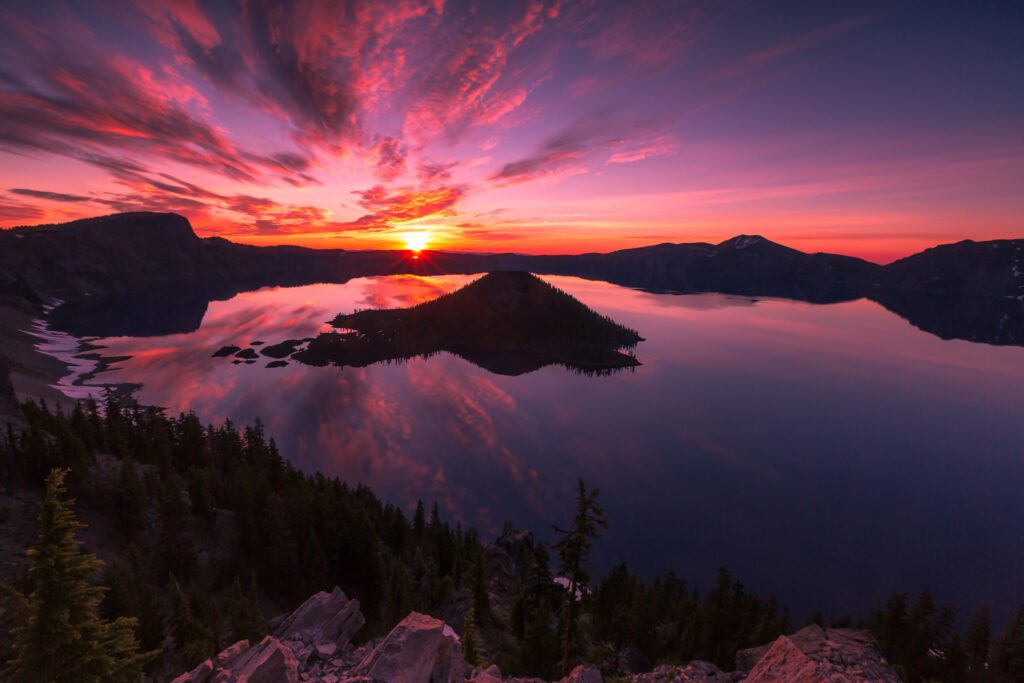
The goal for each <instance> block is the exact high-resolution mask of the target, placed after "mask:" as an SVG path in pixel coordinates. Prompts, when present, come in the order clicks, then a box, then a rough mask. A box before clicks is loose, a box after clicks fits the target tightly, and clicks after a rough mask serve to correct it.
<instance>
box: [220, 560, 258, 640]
mask: <svg viewBox="0 0 1024 683" xmlns="http://www.w3.org/2000/svg"><path fill="white" fill-rule="evenodd" d="M228 619H229V620H230V623H231V633H232V634H233V635H234V638H235V639H236V640H242V639H245V640H248V641H249V642H250V643H255V642H258V641H259V639H260V638H261V637H262V636H263V635H264V634H266V632H267V620H266V619H265V618H264V617H263V611H262V610H261V609H260V603H259V599H258V597H257V588H256V579H255V576H254V577H253V579H252V582H251V586H250V589H249V591H248V592H246V591H244V590H243V589H242V584H241V582H240V581H239V580H238V578H237V577H236V578H235V597H234V599H233V600H231V602H229V603H228Z"/></svg>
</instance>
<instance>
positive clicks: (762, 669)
mask: <svg viewBox="0 0 1024 683" xmlns="http://www.w3.org/2000/svg"><path fill="white" fill-rule="evenodd" d="M741 654H742V653H741ZM755 654H756V653H750V652H748V654H747V655H745V656H744V658H743V661H744V663H745V662H747V661H749V659H750V658H752V657H753V656H754V655H755ZM739 661H740V657H739V654H738V655H737V662H739ZM746 680H747V681H748V682H749V683H768V682H769V681H779V680H787V681H790V680H792V681H829V682H830V683H846V682H850V683H853V682H854V681H857V682H863V681H872V682H875V683H898V681H899V680H900V679H899V676H898V675H897V674H896V672H895V671H894V670H893V668H892V667H891V666H889V664H888V663H887V662H886V661H885V659H884V658H883V657H882V653H881V652H880V651H879V649H878V645H877V643H875V640H874V638H872V637H871V635H870V634H869V633H867V632H866V631H861V630H858V629H825V628H822V627H820V626H815V625H811V626H808V627H806V628H803V629H801V630H799V631H797V632H796V633H794V634H793V635H792V636H779V637H778V638H777V639H776V640H775V642H774V643H772V644H771V646H770V647H768V649H767V651H766V652H764V654H763V655H762V656H761V657H760V658H759V659H758V660H757V663H756V664H755V665H754V667H753V668H752V669H751V670H750V673H749V675H748V676H747V679H746Z"/></svg>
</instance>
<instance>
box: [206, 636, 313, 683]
mask: <svg viewBox="0 0 1024 683" xmlns="http://www.w3.org/2000/svg"><path fill="white" fill-rule="evenodd" d="M221 671H224V672H227V673H230V674H231V676H232V677H227V678H223V679H222V680H224V681H239V682H241V681H245V683H298V681H299V661H298V660H297V659H295V655H293V654H292V651H291V650H289V649H288V648H287V647H286V646H284V645H282V644H281V642H280V641H279V640H278V639H277V638H275V637H274V636H267V637H265V638H264V639H263V640H261V641H260V644H259V645H257V646H255V647H251V648H249V649H248V650H246V651H245V652H244V653H243V654H242V655H240V656H239V657H237V658H236V659H235V660H234V661H232V662H231V665H230V667H229V668H228V669H221ZM213 680H214V681H216V680H218V679H217V678H216V674H215V677H214V679H213Z"/></svg>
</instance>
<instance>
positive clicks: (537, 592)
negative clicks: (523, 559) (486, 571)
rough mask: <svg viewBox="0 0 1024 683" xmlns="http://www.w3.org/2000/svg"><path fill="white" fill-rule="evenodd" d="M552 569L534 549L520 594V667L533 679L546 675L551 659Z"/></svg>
mask: <svg viewBox="0 0 1024 683" xmlns="http://www.w3.org/2000/svg"><path fill="white" fill-rule="evenodd" d="M552 585H553V583H552V578H551V570H550V568H549V567H548V554H547V553H546V552H545V551H544V548H542V547H541V546H537V547H536V548H535V549H534V554H533V561H532V562H531V563H530V571H529V576H528V583H527V585H526V588H525V590H524V592H523V617H522V619H523V627H522V628H523V636H522V641H521V644H520V653H521V654H520V658H521V660H522V668H523V670H524V671H525V672H526V673H530V674H533V675H536V676H545V677H547V676H549V674H550V673H551V672H552V668H553V667H552V664H553V660H554V656H553V654H554V649H555V648H554V642H553V641H554V634H553V633H552V632H551V618H552V611H551V596H552V591H551V588H552Z"/></svg>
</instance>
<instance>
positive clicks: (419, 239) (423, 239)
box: [402, 232, 430, 252]
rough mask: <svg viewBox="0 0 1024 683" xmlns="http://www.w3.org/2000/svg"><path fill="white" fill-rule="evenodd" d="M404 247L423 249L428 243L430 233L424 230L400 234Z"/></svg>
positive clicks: (412, 249)
mask: <svg viewBox="0 0 1024 683" xmlns="http://www.w3.org/2000/svg"><path fill="white" fill-rule="evenodd" d="M402 239H403V240H405V248H406V249H408V250H409V251H417V252H419V251H423V250H424V249H426V248H427V245H428V244H429V243H430V235H429V234H428V233H425V232H407V233H405V234H404V235H403V236H402Z"/></svg>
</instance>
